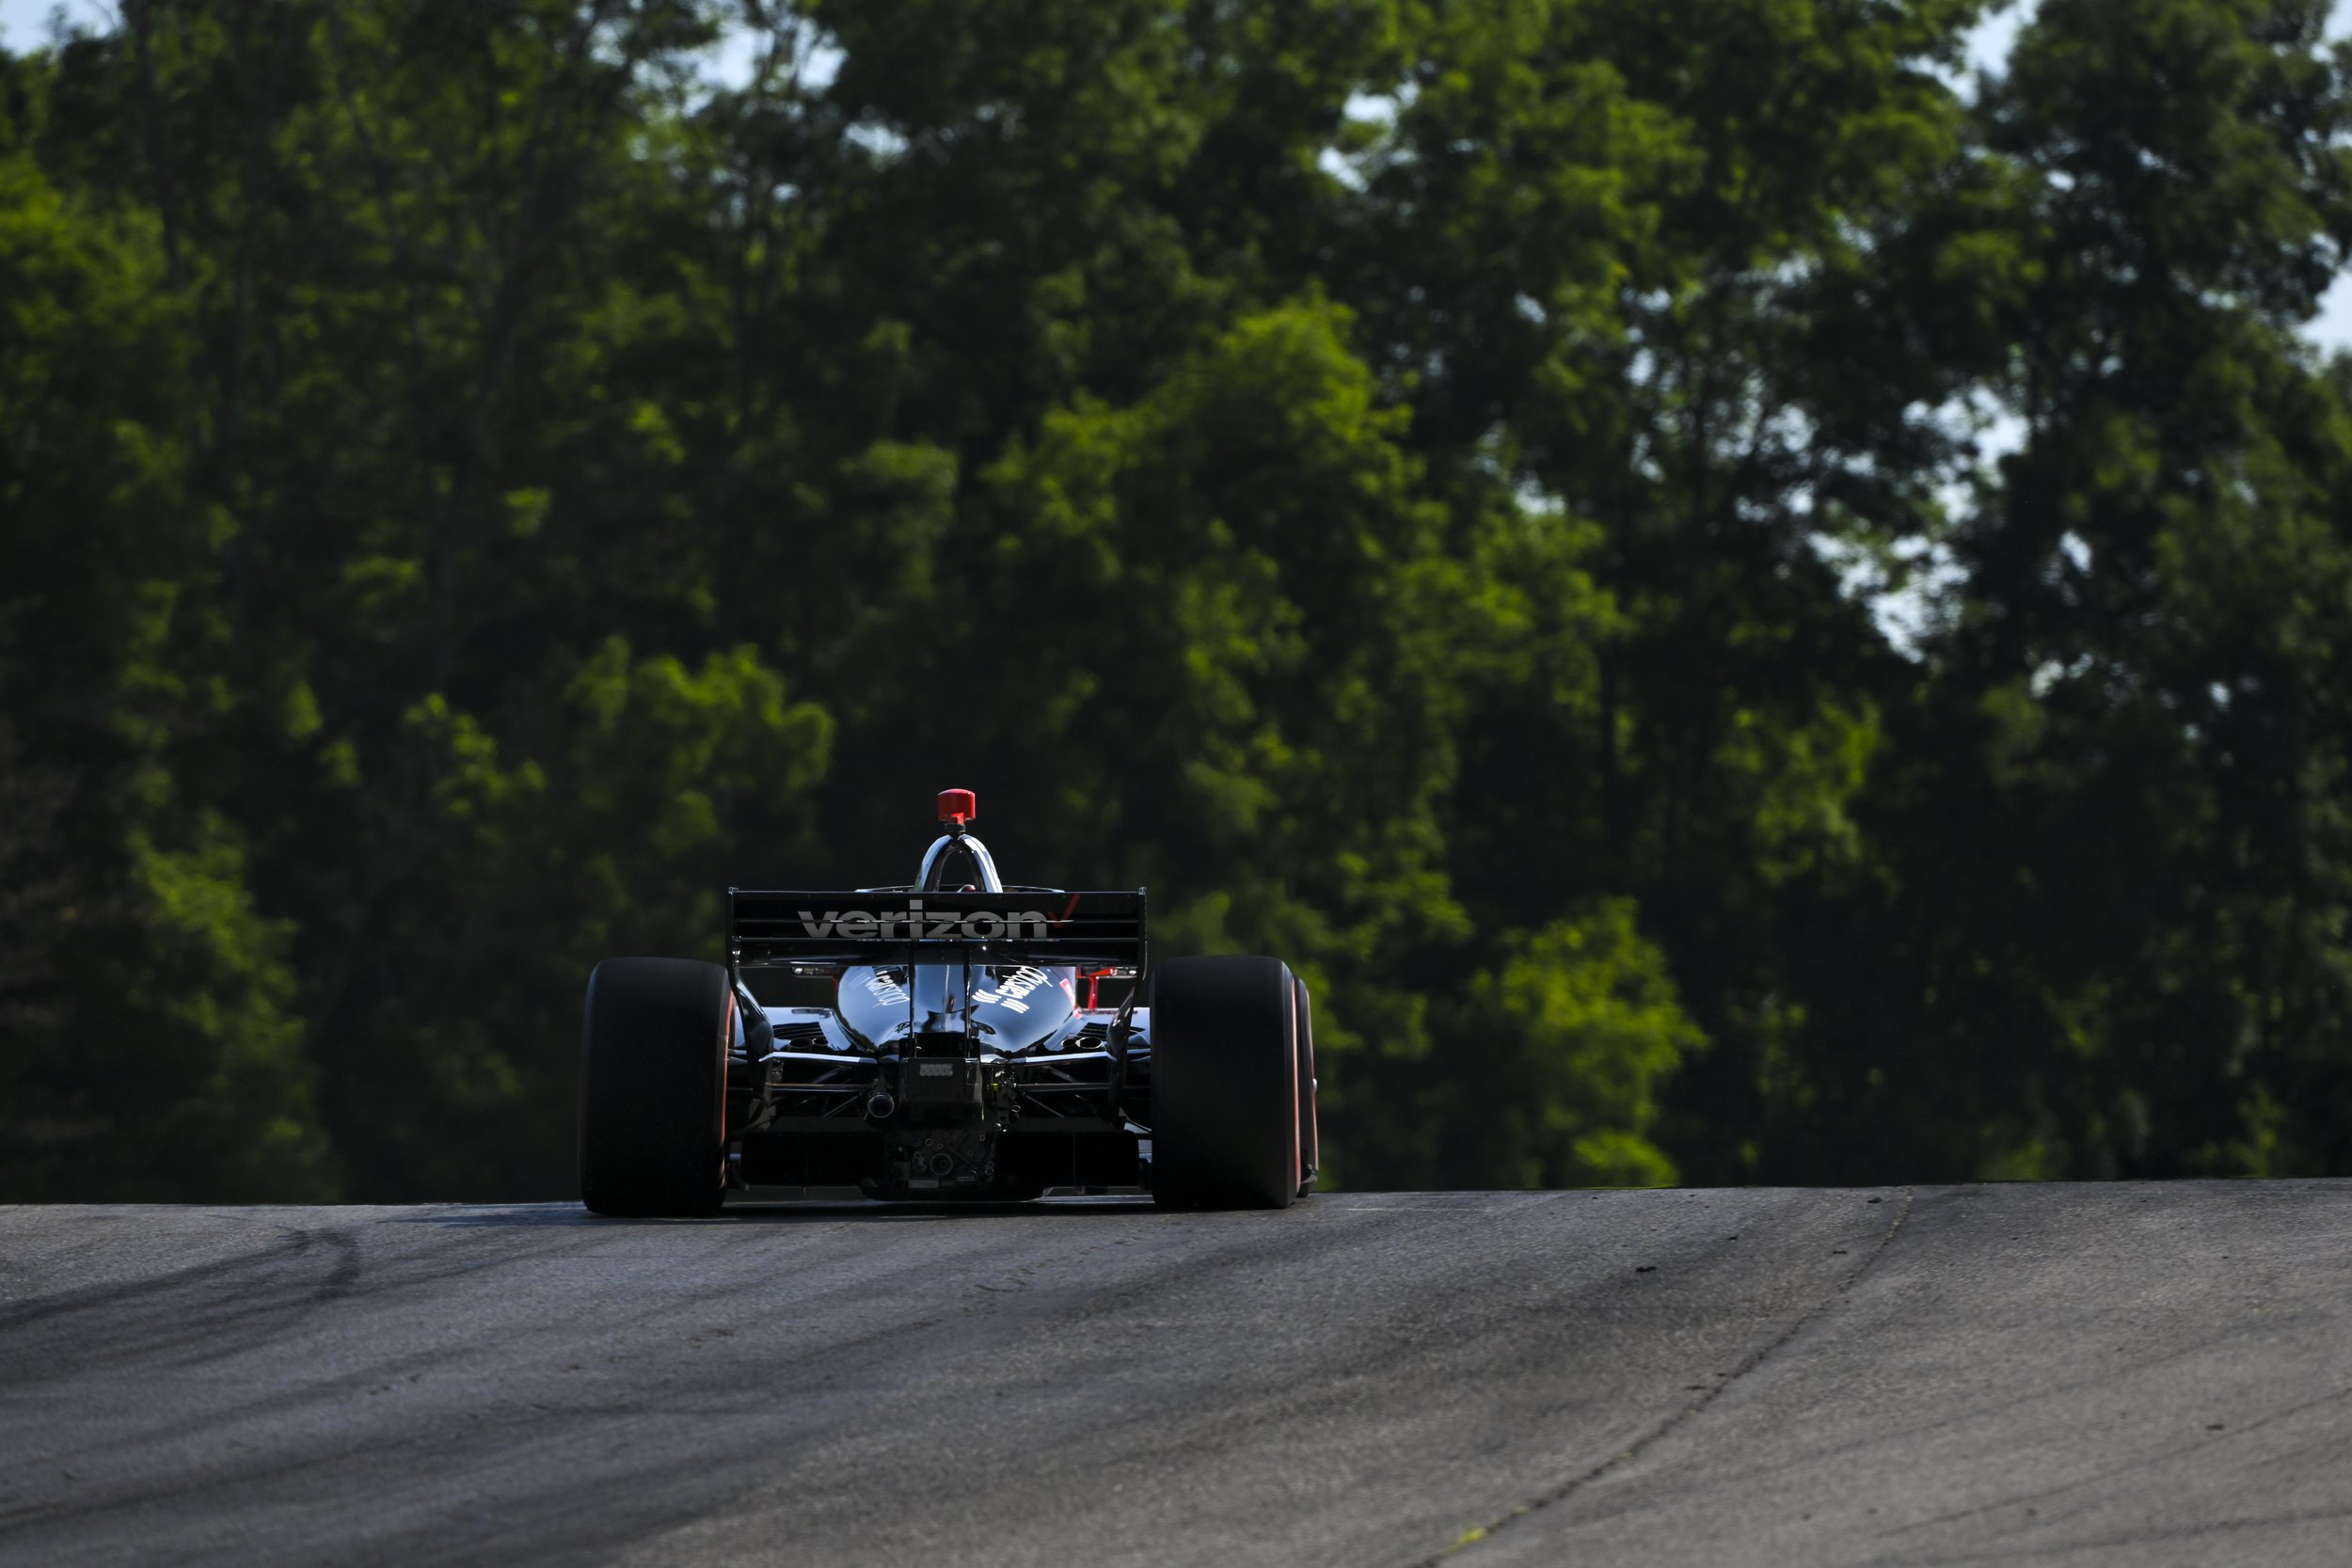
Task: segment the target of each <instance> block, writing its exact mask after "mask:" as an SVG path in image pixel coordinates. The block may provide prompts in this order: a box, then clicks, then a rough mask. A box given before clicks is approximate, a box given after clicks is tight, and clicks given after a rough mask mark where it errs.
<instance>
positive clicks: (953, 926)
mask: <svg viewBox="0 0 2352 1568" xmlns="http://www.w3.org/2000/svg"><path fill="white" fill-rule="evenodd" d="M959 962H971V963H1032V964H1041V965H1044V964H1077V965H1081V966H1115V967H1118V968H1121V969H1124V968H1130V967H1132V968H1134V969H1135V970H1136V971H1137V972H1140V971H1141V970H1142V969H1143V967H1144V963H1145V942H1144V895H1143V890H1141V889H1140V888H1138V889H1136V891H1135V892H1133V893H792V892H778V891H771V890H765V889H763V890H757V891H755V890H752V889H747V888H729V889H727V967H728V968H729V969H730V970H735V971H741V970H746V969H773V968H777V967H779V966H783V965H787V964H810V965H818V966H827V967H830V966H835V965H845V964H885V963H959Z"/></svg>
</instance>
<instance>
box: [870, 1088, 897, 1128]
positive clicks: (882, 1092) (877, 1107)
mask: <svg viewBox="0 0 2352 1568" xmlns="http://www.w3.org/2000/svg"><path fill="white" fill-rule="evenodd" d="M897 1109H898V1101H895V1100H893V1099H891V1098H890V1091H889V1090H887V1089H876V1090H875V1091H874V1092H873V1093H872V1094H870V1095H867V1096H866V1116H867V1117H869V1118H871V1119H872V1120H875V1121H888V1120H889V1119H890V1114H891V1113H892V1112H893V1111H896V1110H897Z"/></svg>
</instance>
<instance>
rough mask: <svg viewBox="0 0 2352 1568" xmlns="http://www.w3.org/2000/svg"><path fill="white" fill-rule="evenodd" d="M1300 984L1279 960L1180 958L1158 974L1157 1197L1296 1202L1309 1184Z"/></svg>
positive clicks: (1222, 1203)
mask: <svg viewBox="0 0 2352 1568" xmlns="http://www.w3.org/2000/svg"><path fill="white" fill-rule="evenodd" d="M1297 996H1298V988H1297V986H1296V984H1295V981H1294V980H1293V978H1292V975H1291V972H1290V970H1289V968H1288V967H1287V966H1286V965H1284V964H1283V963H1282V962H1281V961H1280V960H1279V959H1277V958H1177V959H1174V960H1172V961H1171V962H1168V963H1166V964H1163V965H1160V966H1158V967H1157V969H1155V971H1154V972H1153V976H1152V1118H1153V1125H1152V1201H1153V1202H1155V1203H1157V1204H1159V1205H1160V1206H1161V1207H1162V1208H1168V1209H1287V1208H1289V1207H1290V1206H1291V1204H1292V1203H1293V1202H1295V1201H1296V1199H1297V1197H1298V1189H1299V1186H1300V1181H1301V1169H1300V1163H1299V1157H1298V1156H1299V1150H1298V1133H1299V1122H1300V1117H1299V1107H1298V1085H1299V1072H1298V1051H1297V1037H1298V1017H1297V1012H1298V1009H1297Z"/></svg>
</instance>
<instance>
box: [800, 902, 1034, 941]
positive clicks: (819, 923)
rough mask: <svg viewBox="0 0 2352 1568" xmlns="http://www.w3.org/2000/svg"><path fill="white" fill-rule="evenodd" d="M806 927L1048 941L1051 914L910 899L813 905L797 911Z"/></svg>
mask: <svg viewBox="0 0 2352 1568" xmlns="http://www.w3.org/2000/svg"><path fill="white" fill-rule="evenodd" d="M797 912H798V913H799V915H800V917H801V929H802V930H803V931H806V932H807V933H808V934H809V935H810V936H811V937H813V938H815V939H816V940H818V941H819V942H823V941H826V940H828V939H831V938H835V937H837V938H839V939H840V940H841V941H843V942H959V941H961V942H1043V941H1044V940H1045V939H1046V927H1047V924H1048V917H1047V915H1046V913H1045V911H1042V910H1016V911H1013V912H1012V913H1011V914H997V913H994V912H993V911H986V910H982V911H976V912H974V913H971V914H965V915H956V914H949V913H943V912H938V911H927V910H925V909H924V908H923V900H921V899H920V898H914V899H910V900H909V901H908V903H907V907H906V910H905V911H903V912H900V911H896V910H893V911H885V912H882V913H879V914H878V913H876V912H875V911H871V910H826V911H822V912H821V913H820V912H818V911H810V910H801V911H797Z"/></svg>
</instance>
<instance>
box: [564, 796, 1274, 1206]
mask: <svg viewBox="0 0 2352 1568" xmlns="http://www.w3.org/2000/svg"><path fill="white" fill-rule="evenodd" d="M939 805H940V819H941V821H942V822H943V823H944V824H946V832H943V833H942V834H941V835H940V837H939V838H938V839H937V841H936V842H934V843H933V844H932V845H931V847H930V851H929V852H928V853H927V854H926V855H925V856H924V858H923V864H922V869H921V871H920V872H919V873H918V875H917V876H916V879H915V880H914V881H913V882H911V883H905V884H900V885H897V886H890V887H877V888H864V889H859V890H857V891H855V892H849V893H824V892H793V891H759V890H745V889H730V890H729V893H728V898H727V930H726V953H727V962H726V963H725V965H723V966H722V965H718V964H710V963H696V962H692V961H690V960H686V959H679V958H608V959H606V960H605V961H604V962H603V963H601V964H598V965H597V966H596V972H595V974H592V975H591V976H590V978H589V982H588V997H587V1007H586V1019H585V1025H584V1031H583V1040H582V1046H581V1067H580V1196H581V1198H582V1200H583V1201H584V1202H585V1203H586V1204H587V1206H588V1207H589V1208H590V1209H592V1210H594V1211H596V1212H598V1213H603V1214H613V1215H692V1214H707V1213H711V1212H716V1211H717V1210H718V1208H719V1207H720V1205H721V1203H722V1201H723V1197H724V1195H725V1193H726V1192H727V1191H728V1190H730V1189H745V1188H751V1187H787V1188H800V1189H803V1190H806V1189H812V1188H850V1187H853V1188H856V1189H858V1190H860V1191H862V1192H863V1193H865V1194H866V1196H870V1197H877V1198H886V1199H911V1200H922V1201H935V1200H943V1199H966V1200H975V1199H977V1200H993V1201H1000V1202H1001V1201H1008V1200H1019V1199H1025V1198H1032V1197H1036V1196H1041V1194H1043V1193H1045V1192H1046V1191H1048V1190H1049V1189H1059V1190H1065V1191H1067V1190H1073V1189H1074V1190H1078V1191H1094V1192H1102V1191H1114V1190H1119V1189H1126V1190H1130V1191H1149V1192H1150V1193H1151V1194H1152V1197H1153V1199H1154V1200H1155V1201H1156V1202H1158V1203H1160V1204H1162V1205H1163V1206H1172V1207H1180V1208H1282V1207H1286V1206H1288V1205H1289V1204H1290V1203H1291V1202H1292V1201H1293V1200H1295V1198H1297V1197H1299V1196H1304V1195H1305V1194H1307V1193H1309V1192H1311V1191H1312V1190H1313V1186H1314V1180H1315V1167H1316V1161H1317V1149H1316V1133H1315V1078H1314V1031H1313V1021H1312V1016H1311V1003H1310V999H1309V997H1308V993H1307V988H1306V986H1305V984H1304V983H1303V982H1302V981H1301V980H1299V979H1298V977H1297V976H1296V975H1295V974H1293V973H1292V972H1291V970H1290V968H1289V966H1288V965H1286V964H1284V963H1282V962H1281V961H1280V960H1279V959H1276V958H1243V957H1216V958H1177V959H1173V960H1170V961H1168V962H1166V963H1163V964H1161V965H1158V966H1156V967H1155V966H1153V965H1152V963H1151V961H1150V956H1149V946H1148V943H1147V939H1146V905H1147V900H1146V897H1145V895H1144V893H1143V892H1142V891H1141V890H1140V889H1138V890H1136V891H1134V892H1099V893H1071V892H1066V891H1064V890H1062V889H1058V888H1045V887H1035V886H1025V885H1014V886H1010V887H1008V886H1006V885H1005V884H1004V883H1003V882H1002V881H1000V880H999V879H998V877H997V873H996V867H995V863H994V861H993V859H992V858H991V856H990V855H989V852H988V849H987V847H985V846H984V845H982V844H981V843H980V841H979V840H978V839H977V837H975V836H973V835H972V833H971V832H969V824H970V822H971V821H972V818H973V816H974V814H975V801H974V798H973V796H972V795H971V793H970V792H969V791H966V790H949V791H946V793H944V794H943V795H941V796H940V799H939ZM812 982H814V983H817V984H818V985H819V986H821V987H827V988H830V990H831V1002H830V1005H829V1006H810V1005H780V1004H773V1003H770V1002H765V1001H763V1000H761V997H762V994H763V991H766V992H768V993H770V994H772V992H773V990H774V989H775V987H776V986H777V985H779V984H781V985H797V986H799V987H800V988H801V989H803V990H806V989H809V988H810V986H811V983H812ZM1105 990H1108V991H1109V992H1110V995H1109V996H1108V997H1107V998H1106V997H1105V996H1104V991H1105ZM1122 993H1123V994H1122Z"/></svg>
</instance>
